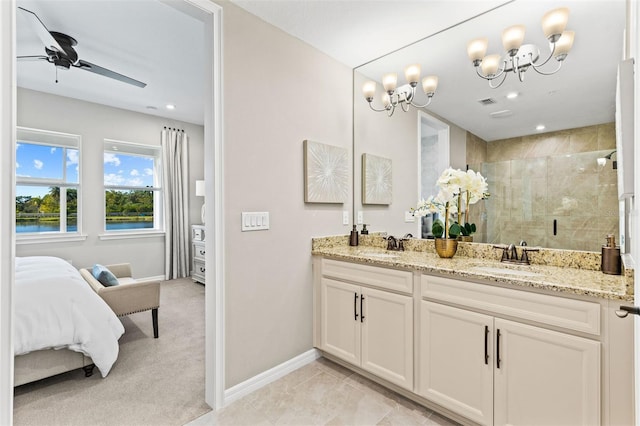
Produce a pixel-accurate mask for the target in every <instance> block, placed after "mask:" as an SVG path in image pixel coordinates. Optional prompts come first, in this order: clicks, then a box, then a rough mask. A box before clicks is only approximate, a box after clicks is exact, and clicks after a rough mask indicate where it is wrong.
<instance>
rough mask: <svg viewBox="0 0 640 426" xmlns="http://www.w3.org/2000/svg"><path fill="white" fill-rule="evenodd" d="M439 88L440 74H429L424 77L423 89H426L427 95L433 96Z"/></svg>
mask: <svg viewBox="0 0 640 426" xmlns="http://www.w3.org/2000/svg"><path fill="white" fill-rule="evenodd" d="M437 88H438V76H436V75H428V76H426V77H425V78H423V79H422V90H424V93H425V95H427V96H429V97H431V96H433V95H434V93H436V89H437Z"/></svg>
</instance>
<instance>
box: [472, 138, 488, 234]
mask: <svg viewBox="0 0 640 426" xmlns="http://www.w3.org/2000/svg"><path fill="white" fill-rule="evenodd" d="M466 144H467V166H468V167H469V168H470V169H471V170H473V171H475V172H480V173H482V176H484V177H486V176H487V175H486V174H485V173H484V171H483V170H482V164H483V163H485V162H486V161H487V142H485V141H484V140H483V139H480V138H479V137H478V136H476V135H474V134H473V133H469V132H467V142H466ZM491 190H492V189H491V187H489V191H491ZM485 203H486V201H479V202H478V203H476V204H474V205H473V206H471V208H470V209H469V221H470V222H471V223H475V224H476V228H477V231H476V233H475V234H474V235H473V240H474V241H477V242H485V241H487V209H486V205H485Z"/></svg>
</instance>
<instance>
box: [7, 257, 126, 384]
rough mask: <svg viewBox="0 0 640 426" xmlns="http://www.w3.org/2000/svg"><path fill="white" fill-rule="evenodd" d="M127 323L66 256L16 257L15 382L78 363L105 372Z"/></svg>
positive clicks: (74, 365)
mask: <svg viewBox="0 0 640 426" xmlns="http://www.w3.org/2000/svg"><path fill="white" fill-rule="evenodd" d="M123 333H124V327H123V326H122V323H121V322H120V320H119V319H118V318H117V317H116V315H115V314H114V313H113V311H112V310H111V309H110V308H109V306H108V305H107V304H106V303H105V302H104V300H102V299H101V298H100V297H99V296H98V295H97V294H96V293H95V292H94V291H93V290H92V289H91V287H90V286H89V285H88V284H87V283H86V282H85V280H84V279H83V278H82V276H81V275H80V273H79V272H78V271H77V270H76V269H75V268H74V267H73V266H72V265H71V264H69V263H68V262H66V261H65V260H63V259H60V258H57V257H51V256H29V257H17V258H16V263H15V286H14V338H13V340H14V354H15V369H14V370H15V376H14V385H15V386H18V385H21V384H24V383H28V382H31V381H35V380H39V379H42V378H45V377H49V376H52V375H55V374H60V373H63V372H66V371H70V370H73V369H76V368H81V367H83V368H85V374H86V375H90V373H91V371H92V368H93V365H95V366H96V367H97V368H98V370H99V371H100V373H101V375H102V377H106V376H107V374H109V371H110V370H111V368H112V366H113V364H114V363H115V361H116V359H117V358H118V351H119V346H118V339H119V338H120V336H122V334H123Z"/></svg>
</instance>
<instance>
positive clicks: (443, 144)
mask: <svg viewBox="0 0 640 426" xmlns="http://www.w3.org/2000/svg"><path fill="white" fill-rule="evenodd" d="M449 147H450V143H449V125H448V124H446V123H444V122H443V121H440V120H438V119H437V118H435V117H433V116H431V115H429V114H427V113H425V112H422V111H420V112H419V113H418V200H423V199H425V200H426V199H427V198H428V197H429V196H430V195H437V194H438V188H437V185H436V183H437V181H438V177H439V176H440V174H441V173H442V171H443V170H444V169H446V168H447V167H449V164H450V148H449ZM432 220H433V218H432V217H431V216H424V217H423V218H422V220H420V221H418V229H417V230H416V232H417V233H416V235H420V236H421V237H422V238H428V237H429V235H430V234H431V224H432Z"/></svg>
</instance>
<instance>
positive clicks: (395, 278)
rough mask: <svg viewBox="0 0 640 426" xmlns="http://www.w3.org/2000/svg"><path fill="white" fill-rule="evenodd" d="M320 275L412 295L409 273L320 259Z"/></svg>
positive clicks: (411, 279) (410, 275)
mask: <svg viewBox="0 0 640 426" xmlns="http://www.w3.org/2000/svg"><path fill="white" fill-rule="evenodd" d="M322 275H323V276H325V277H329V278H334V279H339V280H346V281H352V282H355V283H359V284H364V285H370V286H374V287H379V288H383V289H387V290H393V291H398V292H402V293H407V294H412V293H413V274H412V273H411V272H410V271H399V270H396V269H388V268H380V267H377V266H370V265H362V264H359V263H349V262H341V261H338V260H331V259H322Z"/></svg>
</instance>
